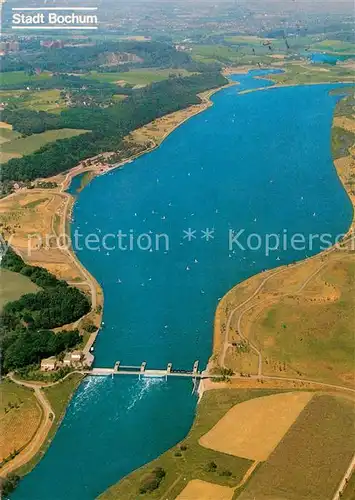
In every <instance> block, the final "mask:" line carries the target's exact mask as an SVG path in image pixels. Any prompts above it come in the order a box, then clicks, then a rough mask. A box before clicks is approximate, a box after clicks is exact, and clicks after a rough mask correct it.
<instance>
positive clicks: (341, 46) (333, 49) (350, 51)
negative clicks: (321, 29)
mask: <svg viewBox="0 0 355 500" xmlns="http://www.w3.org/2000/svg"><path fill="white" fill-rule="evenodd" d="M312 49H317V50H321V51H324V52H327V53H328V54H340V55H354V56H355V43H350V42H343V41H341V40H323V41H322V42H316V43H314V44H313V45H312Z"/></svg>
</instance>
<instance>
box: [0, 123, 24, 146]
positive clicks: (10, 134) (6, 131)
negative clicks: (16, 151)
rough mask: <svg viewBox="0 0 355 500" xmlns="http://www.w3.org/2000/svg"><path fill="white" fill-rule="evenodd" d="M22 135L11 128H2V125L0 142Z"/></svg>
mask: <svg viewBox="0 0 355 500" xmlns="http://www.w3.org/2000/svg"><path fill="white" fill-rule="evenodd" d="M19 137H21V134H19V133H18V132H15V131H14V130H11V129H10V128H1V127H0V144H3V143H4V142H9V141H13V140H14V139H18V138H19Z"/></svg>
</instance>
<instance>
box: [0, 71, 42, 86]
mask: <svg viewBox="0 0 355 500" xmlns="http://www.w3.org/2000/svg"><path fill="white" fill-rule="evenodd" d="M49 78H51V73H41V74H40V75H33V76H30V75H28V74H27V73H25V72H24V71H10V72H8V73H0V85H1V86H2V85H12V84H22V83H23V84H25V83H27V82H38V81H41V80H48V79H49Z"/></svg>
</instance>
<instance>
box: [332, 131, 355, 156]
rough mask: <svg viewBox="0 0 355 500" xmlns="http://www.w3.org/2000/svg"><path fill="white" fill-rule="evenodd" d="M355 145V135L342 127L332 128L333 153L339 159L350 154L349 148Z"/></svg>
mask: <svg viewBox="0 0 355 500" xmlns="http://www.w3.org/2000/svg"><path fill="white" fill-rule="evenodd" d="M354 144H355V134H354V133H352V132H350V131H348V130H344V129H342V128H340V127H333V128H332V153H333V158H334V159H338V158H342V157H343V156H347V155H348V154H349V148H351V147H352V146H354Z"/></svg>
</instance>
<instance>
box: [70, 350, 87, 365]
mask: <svg viewBox="0 0 355 500" xmlns="http://www.w3.org/2000/svg"><path fill="white" fill-rule="evenodd" d="M83 357H84V355H83V353H82V352H81V351H73V352H72V353H71V357H70V359H71V362H72V363H80V362H81V361H82V359H83Z"/></svg>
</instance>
